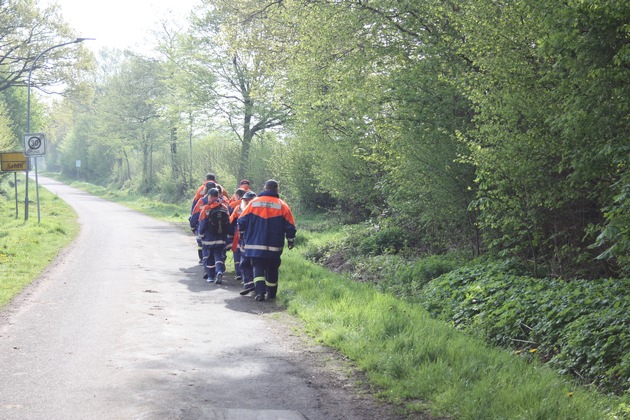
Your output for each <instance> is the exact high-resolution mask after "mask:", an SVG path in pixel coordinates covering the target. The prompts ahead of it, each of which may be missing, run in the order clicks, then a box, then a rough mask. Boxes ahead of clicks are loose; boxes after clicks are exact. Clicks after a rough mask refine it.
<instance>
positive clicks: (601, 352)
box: [419, 265, 630, 393]
mask: <svg viewBox="0 0 630 420" xmlns="http://www.w3.org/2000/svg"><path fill="white" fill-rule="evenodd" d="M629 286H630V281H629V280H628V279H625V280H624V279H622V280H615V279H607V280H571V281H565V280H561V279H557V280H553V279H549V278H546V279H535V278H531V277H525V276H521V275H518V274H517V271H515V270H513V269H510V268H508V267H506V266H505V265H494V266H488V265H477V266H471V267H465V268H461V269H458V270H455V271H453V272H450V273H448V274H444V275H443V276H441V277H440V278H438V279H436V280H435V281H433V282H431V283H430V284H428V285H427V287H426V288H425V289H424V290H423V291H422V292H421V294H420V295H419V301H420V302H421V304H422V305H423V306H424V307H426V308H427V309H428V310H429V312H430V313H432V314H433V315H435V316H438V317H439V318H441V319H444V320H448V321H450V322H452V323H453V325H454V326H455V327H456V328H458V329H461V330H464V331H467V332H470V333H472V334H475V335H481V336H483V337H484V338H486V339H487V340H489V341H490V342H491V343H493V344H497V345H500V346H503V347H506V348H511V349H515V350H517V351H518V352H523V353H524V354H531V353H529V352H535V353H536V354H538V355H539V357H540V358H541V359H542V360H544V361H549V362H550V365H551V366H553V367H555V368H556V369H558V370H559V371H560V372H562V373H571V374H574V375H576V376H577V377H578V378H580V379H581V380H582V381H584V382H587V383H594V384H597V385H598V386H600V387H601V388H602V389H604V390H607V391H615V392H618V393H623V392H627V391H628V384H627V378H628V375H627V374H628V358H629V357H630V330H629V329H628V328H627V326H628V325H629V323H630V318H629V314H630V310H629V309H630V299H629V296H628V290H630V289H629Z"/></svg>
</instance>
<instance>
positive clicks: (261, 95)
mask: <svg viewBox="0 0 630 420" xmlns="http://www.w3.org/2000/svg"><path fill="white" fill-rule="evenodd" d="M228 3H229V2H227V3H226V2H225V1H218V0H217V1H212V2H211V1H208V2H206V3H204V5H205V8H203V9H201V11H199V12H198V13H197V15H195V16H194V17H193V19H192V22H191V27H192V29H191V34H190V35H191V36H190V39H189V47H190V48H189V51H190V60H189V62H190V63H191V67H192V73H193V74H194V75H195V76H196V77H195V80H194V86H197V85H200V86H203V87H205V88H209V91H210V92H211V93H212V96H213V98H214V99H215V102H214V103H215V111H216V114H215V117H217V118H221V119H223V121H224V122H226V123H227V124H228V126H229V127H230V128H231V130H232V131H233V133H234V134H235V135H236V137H237V138H238V140H239V142H240V145H241V148H240V156H239V160H238V163H237V168H236V171H235V172H236V175H237V178H244V177H245V176H246V174H247V165H248V163H249V159H250V150H251V147H252V140H253V139H254V137H255V136H256V135H258V134H261V133H263V132H264V131H265V130H268V129H270V128H274V127H279V126H281V125H282V124H283V122H284V121H285V120H286V119H287V117H288V116H289V109H288V108H287V107H286V106H285V104H284V103H282V101H279V100H278V98H277V97H275V96H274V95H273V92H274V91H273V81H274V80H273V78H272V77H270V75H269V74H268V73H267V72H266V67H265V65H264V62H263V57H262V56H261V55H260V54H259V52H258V51H257V50H255V49H240V48H239V47H241V43H240V42H239V37H240V34H241V33H246V34H248V35H252V34H254V36H256V35H255V34H256V33H257V32H256V30H257V28H256V27H252V26H248V25H254V24H255V22H246V21H243V20H241V19H240V18H241V16H240V15H238V14H232V15H226V14H221V12H222V11H225V10H226V7H228V8H229V7H231V5H229V4H228ZM237 28H238V30H237ZM262 33H263V32H258V34H259V35H258V36H262ZM208 81H211V83H208Z"/></svg>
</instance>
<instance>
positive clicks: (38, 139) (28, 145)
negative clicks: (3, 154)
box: [24, 133, 46, 162]
mask: <svg viewBox="0 0 630 420" xmlns="http://www.w3.org/2000/svg"><path fill="white" fill-rule="evenodd" d="M24 155H25V156H29V157H30V156H45V155H46V134H44V133H26V134H25V135H24ZM36 162H37V161H36Z"/></svg>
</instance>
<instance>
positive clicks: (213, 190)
mask: <svg viewBox="0 0 630 420" xmlns="http://www.w3.org/2000/svg"><path fill="white" fill-rule="evenodd" d="M208 195H209V196H210V197H214V198H216V197H218V196H219V190H218V189H217V188H210V190H208Z"/></svg>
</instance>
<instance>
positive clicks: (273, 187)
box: [265, 179, 278, 191]
mask: <svg viewBox="0 0 630 420" xmlns="http://www.w3.org/2000/svg"><path fill="white" fill-rule="evenodd" d="M265 189H266V190H270V191H278V181H276V180H275V179H270V180H269V181H267V182H265Z"/></svg>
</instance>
